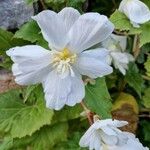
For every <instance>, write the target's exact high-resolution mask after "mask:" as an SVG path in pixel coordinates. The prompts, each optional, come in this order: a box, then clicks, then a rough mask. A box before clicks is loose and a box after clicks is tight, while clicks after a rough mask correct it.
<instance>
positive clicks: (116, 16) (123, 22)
mask: <svg viewBox="0 0 150 150" xmlns="http://www.w3.org/2000/svg"><path fill="white" fill-rule="evenodd" d="M110 21H111V22H112V23H113V24H114V25H115V29H117V30H119V31H126V32H127V33H128V34H140V33H141V32H142V31H141V29H140V28H134V27H133V25H132V24H131V23H130V21H129V19H128V18H127V17H126V15H124V14H123V13H121V12H120V11H118V10H116V11H115V12H114V13H113V14H112V15H111V17H110Z"/></svg>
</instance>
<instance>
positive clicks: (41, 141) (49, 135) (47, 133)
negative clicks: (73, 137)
mask: <svg viewBox="0 0 150 150" xmlns="http://www.w3.org/2000/svg"><path fill="white" fill-rule="evenodd" d="M67 131H68V124H67V123H66V122H61V123H57V124H54V125H52V126H43V127H42V128H41V129H40V130H39V131H36V132H35V133H34V134H33V135H32V136H26V137H23V138H21V139H20V138H15V139H14V140H13V146H12V147H11V149H17V148H22V147H23V148H27V147H30V148H31V149H32V150H51V149H53V146H54V145H55V144H59V143H60V142H62V141H66V140H67Z"/></svg>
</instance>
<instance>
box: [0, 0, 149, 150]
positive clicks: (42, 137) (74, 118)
mask: <svg viewBox="0 0 150 150" xmlns="http://www.w3.org/2000/svg"><path fill="white" fill-rule="evenodd" d="M25 1H26V3H27V4H28V5H32V4H38V12H40V11H42V10H43V9H51V10H54V11H57V12H58V11H60V10H61V9H62V8H64V7H66V6H71V7H74V8H76V9H78V10H79V11H80V12H81V13H84V12H90V11H94V12H99V13H100V14H104V15H107V16H108V17H110V20H111V21H112V22H113V23H114V24H115V29H116V30H115V33H119V34H127V35H128V48H127V51H128V52H131V53H132V48H133V39H134V35H135V34H136V35H137V34H138V35H139V38H140V47H139V50H140V52H139V53H138V55H137V54H134V53H133V54H134V55H137V56H136V61H135V62H134V63H131V64H130V65H129V69H128V71H127V74H126V76H123V75H122V74H120V73H119V71H118V70H114V72H113V73H112V74H111V75H109V76H107V77H106V78H98V79H97V80H96V81H95V84H92V83H90V82H88V83H87V85H86V96H85V100H84V102H85V104H86V106H87V107H88V108H89V109H90V110H91V111H92V112H93V113H97V114H98V115H99V116H100V117H101V118H103V119H104V118H109V117H111V115H112V117H113V118H116V119H120V120H127V121H128V122H129V125H128V126H126V127H125V128H122V130H125V131H130V132H133V133H135V134H136V135H137V137H138V138H139V139H140V140H141V142H142V143H143V144H144V145H145V146H148V147H150V54H149V52H150V34H149V33H150V23H147V24H146V25H143V26H142V27H141V28H140V29H135V28H133V27H132V26H131V24H130V23H129V20H128V19H127V18H126V17H125V16H124V15H123V14H121V13H119V12H118V11H116V9H117V8H118V6H119V3H120V0H25ZM143 2H144V3H146V4H147V5H148V6H149V7H150V1H149V0H143ZM118 20H119V21H118ZM148 31H149V32H148ZM27 44H37V45H41V46H42V47H45V48H48V44H47V42H46V41H45V40H44V39H43V37H42V35H41V32H40V28H39V27H38V25H37V24H36V22H34V21H29V22H27V23H26V24H24V25H23V26H21V28H19V29H15V30H13V31H6V30H3V29H0V55H1V59H2V61H1V62H0V66H1V68H5V69H8V70H10V69H11V65H12V62H11V60H10V58H8V57H7V56H6V54H5V51H6V50H8V49H9V48H11V47H14V46H22V45H27ZM88 127H89V124H88V121H87V119H86V116H85V115H84V113H83V109H82V107H81V106H80V105H79V104H78V105H76V106H75V107H65V108H64V109H62V110H61V111H53V110H50V109H47V108H45V102H44V96H43V92H42V88H41V85H35V86H28V87H19V88H17V89H13V90H10V91H8V92H4V93H3V92H1V94H0V150H84V149H83V148H80V147H79V145H78V143H79V139H80V137H81V136H82V134H83V133H84V132H85V131H86V129H87V128H88Z"/></svg>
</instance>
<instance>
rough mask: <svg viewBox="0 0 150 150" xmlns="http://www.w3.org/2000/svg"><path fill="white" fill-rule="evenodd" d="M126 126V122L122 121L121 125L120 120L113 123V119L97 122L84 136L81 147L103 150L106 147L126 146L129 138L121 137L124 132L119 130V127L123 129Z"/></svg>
mask: <svg viewBox="0 0 150 150" xmlns="http://www.w3.org/2000/svg"><path fill="white" fill-rule="evenodd" d="M126 124H127V122H126V121H120V123H119V121H118V120H114V121H113V120H111V119H106V120H97V121H96V122H94V124H93V125H92V126H91V127H90V128H89V129H88V130H87V131H86V132H85V134H84V135H83V136H82V138H81V139H80V142H79V145H80V146H81V147H89V149H90V148H91V149H92V150H100V149H102V150H103V148H104V145H108V146H110V145H117V144H118V143H124V144H126V141H127V137H125V136H122V137H121V136H120V134H122V132H121V131H120V130H119V129H117V126H120V127H121V126H124V125H126ZM93 139H95V140H93ZM120 141H121V142H120Z"/></svg>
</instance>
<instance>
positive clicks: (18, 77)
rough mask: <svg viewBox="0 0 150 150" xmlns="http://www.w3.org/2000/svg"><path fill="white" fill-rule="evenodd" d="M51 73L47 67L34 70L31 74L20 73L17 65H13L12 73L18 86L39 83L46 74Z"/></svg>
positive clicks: (20, 70)
mask: <svg viewBox="0 0 150 150" xmlns="http://www.w3.org/2000/svg"><path fill="white" fill-rule="evenodd" d="M50 71H51V67H50V66H47V67H45V68H42V69H38V70H35V71H33V72H28V73H25V72H22V69H20V68H19V65H18V64H16V63H15V64H13V66H12V72H13V75H14V76H15V82H16V83H18V84H20V85H30V84H36V83H41V82H42V81H43V80H45V78H46V77H47V74H48V73H49V72H50Z"/></svg>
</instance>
